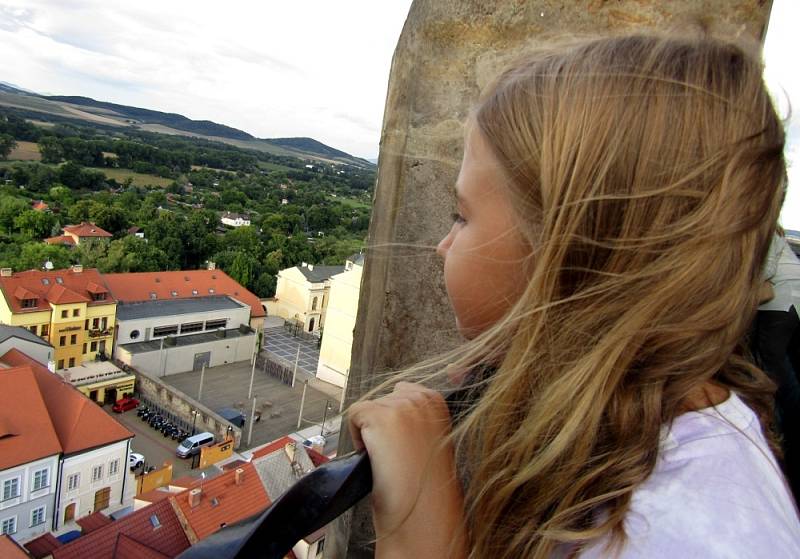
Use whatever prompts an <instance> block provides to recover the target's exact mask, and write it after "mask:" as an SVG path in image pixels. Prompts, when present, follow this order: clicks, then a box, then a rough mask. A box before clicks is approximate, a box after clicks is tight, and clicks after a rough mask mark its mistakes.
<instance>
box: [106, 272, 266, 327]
mask: <svg viewBox="0 0 800 559" xmlns="http://www.w3.org/2000/svg"><path fill="white" fill-rule="evenodd" d="M103 279H104V280H105V285H107V286H108V288H109V289H110V290H111V293H112V294H113V295H114V298H115V299H116V300H118V301H119V302H121V303H135V302H141V301H151V300H153V297H152V296H151V293H154V294H155V300H159V299H161V300H163V299H176V298H177V299H188V298H191V297H208V296H209V295H227V296H228V297H231V298H233V299H236V300H237V301H241V302H242V303H244V304H245V305H248V306H249V307H250V317H251V318H255V317H260V316H265V314H266V313H265V312H264V308H263V307H262V306H261V300H260V299H259V298H258V296H257V295H255V294H254V293H252V292H250V291H248V290H247V289H246V288H245V287H243V286H242V285H241V284H239V282H237V281H236V280H234V279H233V278H232V277H230V276H229V275H228V274H226V273H225V272H223V271H222V270H179V271H174V272H137V273H124V274H104V275H103ZM173 291H175V292H177V295H176V296H175V297H173V296H172V292H173ZM193 291H197V293H196V294H195V293H193Z"/></svg>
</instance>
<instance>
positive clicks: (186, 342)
mask: <svg viewBox="0 0 800 559" xmlns="http://www.w3.org/2000/svg"><path fill="white" fill-rule="evenodd" d="M217 332H219V330H216V331H213V332H200V333H199V334H188V335H186V336H175V337H172V338H170V339H171V340H172V341H173V342H175V343H174V344H173V345H172V346H166V344H164V345H165V346H166V347H185V346H190V345H195V344H204V343H206V342H213V341H214V340H219V339H221V338H220V335H219V334H217ZM222 332H225V336H224V337H225V338H228V339H231V338H241V337H243V336H252V335H253V331H252V330H250V329H248V331H247V332H242V331H241V330H239V328H230V329H228V330H222ZM165 339H166V338H158V339H155V340H148V341H146V342H134V343H131V344H120V345H119V347H120V349H124V350H125V351H127V352H128V353H130V354H136V353H149V352H151V351H160V350H161V349H162V345H161V343H162V340H165Z"/></svg>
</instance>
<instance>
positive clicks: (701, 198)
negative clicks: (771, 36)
mask: <svg viewBox="0 0 800 559" xmlns="http://www.w3.org/2000/svg"><path fill="white" fill-rule="evenodd" d="M761 73H762V68H761V66H760V64H759V63H758V61H756V60H754V59H752V58H750V57H749V56H747V55H746V54H745V53H744V52H743V51H742V50H741V49H740V48H738V47H736V46H734V45H732V44H728V43H724V42H720V41H717V40H713V39H710V38H705V37H703V38H696V39H679V38H656V37H652V36H631V37H623V38H613V39H602V40H593V41H590V42H584V43H581V44H577V45H573V46H570V47H564V48H561V49H557V50H552V51H544V52H540V53H537V54H535V55H533V56H531V57H530V58H529V59H527V60H524V61H522V62H521V63H519V64H518V65H516V66H515V67H513V68H512V69H510V70H508V71H506V72H505V73H504V74H502V76H500V78H499V79H498V81H497V82H496V84H495V85H494V86H493V87H492V88H491V89H490V90H489V92H488V93H486V94H485V95H484V97H483V98H482V100H481V102H480V103H479V105H478V106H477V108H476V109H475V111H474V113H473V116H472V117H471V118H470V121H469V124H468V126H467V136H466V143H465V150H464V159H463V163H462V166H461V172H460V174H459V178H458V181H457V184H456V194H457V199H458V213H457V214H456V216H455V219H454V223H453V226H452V229H451V230H450V233H449V234H448V235H447V236H446V237H445V238H444V239H443V240H442V241H441V243H440V244H439V247H438V252H439V254H440V255H441V256H442V258H443V259H444V277H445V284H446V286H447V292H448V295H449V298H450V301H451V303H452V307H453V310H454V312H455V316H456V323H457V326H458V329H459V331H460V332H461V333H462V334H463V335H464V337H465V338H467V340H468V341H467V343H466V344H465V346H463V347H461V348H459V349H458V350H457V351H454V352H452V353H450V354H448V355H446V356H444V357H442V358H441V359H439V360H436V361H435V362H433V365H439V366H441V365H443V364H445V363H449V364H451V366H450V367H447V368H445V367H440V370H441V371H443V372H440V373H438V374H439V375H447V374H449V375H450V376H451V377H458V375H453V374H452V371H454V370H455V371H467V370H470V371H471V373H469V374H467V375H461V377H462V378H461V379H458V380H460V382H463V383H465V384H466V385H468V386H470V387H472V388H473V390H475V391H476V392H478V391H480V392H481V395H480V397H479V398H475V399H474V401H473V402H471V404H470V406H469V408H468V409H467V411H465V412H464V413H462V414H460V416H459V418H458V421H457V422H456V425H455V426H453V428H452V430H451V427H450V424H451V418H450V415H449V413H448V408H447V406H446V404H445V402H444V400H443V398H442V396H441V395H439V393H437V392H434V391H432V390H429V389H428V388H425V387H423V386H422V385H421V384H412V383H408V382H403V383H398V384H396V385H395V386H394V387H393V391H392V392H391V393H390V394H389V395H387V396H384V397H382V398H378V399H375V400H365V401H361V402H359V403H357V404H355V405H354V406H353V407H352V408H351V411H350V415H349V418H350V428H351V433H352V435H353V438H354V441H355V443H356V446H359V447H366V450H367V452H369V454H370V457H371V460H372V467H373V476H374V491H373V508H374V524H375V529H376V534H377V540H376V541H377V555H378V556H379V557H413V558H415V559H422V558H428V557H467V556H469V557H479V558H496V557H501V558H514V559H518V558H521V557H536V558H545V557H581V558H584V557H614V556H620V557H800V523H798V518H797V512H796V510H795V506H794V503H793V501H792V499H791V497H790V495H789V493H788V491H787V488H786V483H785V481H784V479H783V477H782V475H781V472H780V469H779V467H778V465H777V463H776V460H775V458H774V456H773V454H772V452H771V450H770V448H771V445H770V444H769V442H768V440H769V437H768V436H767V435H768V434H769V425H768V422H767V421H766V419H767V418H769V417H770V416H771V409H770V407H769V406H770V405H769V402H770V398H771V385H770V383H769V381H768V380H767V379H766V377H765V375H764V374H763V373H762V372H761V371H760V370H758V369H757V368H756V367H755V366H754V365H752V364H751V363H750V362H749V361H748V360H747V359H746V358H745V357H744V356H743V355H742V353H741V351H740V349H739V346H740V341H741V340H742V338H743V335H744V333H745V331H746V329H747V327H748V325H749V324H750V322H751V320H752V318H753V316H754V313H755V309H756V305H757V299H758V290H759V285H760V281H761V280H760V271H761V269H762V265H763V262H764V258H765V255H766V252H767V247H768V246H769V242H770V237H771V235H772V232H773V230H774V228H775V224H776V222H777V218H778V213H779V209H780V205H781V201H782V198H783V189H784V184H783V180H784V174H785V165H784V160H783V143H784V135H783V130H782V127H781V123H780V122H779V120H778V118H777V116H776V114H775V111H774V109H773V106H772V104H771V101H770V99H769V96H768V94H767V91H766V90H765V87H764V84H763V82H762V78H761ZM428 365H430V364H428ZM420 370H423V369H421V368H419V367H418V368H414V369H413V370H412V371H410V372H409V373H408V374H407V377H408V379H419V378H420V375H419V374H417V373H419V371H420Z"/></svg>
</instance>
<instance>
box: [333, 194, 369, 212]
mask: <svg viewBox="0 0 800 559" xmlns="http://www.w3.org/2000/svg"><path fill="white" fill-rule="evenodd" d="M335 200H337V201H339V202H341V203H342V204H344V205H345V206H349V207H351V208H363V209H367V210H368V209H369V204H367V203H365V202H362V201H361V200H357V199H355V198H345V197H344V196H337V197H336V198H335Z"/></svg>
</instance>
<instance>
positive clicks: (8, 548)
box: [0, 534, 29, 559]
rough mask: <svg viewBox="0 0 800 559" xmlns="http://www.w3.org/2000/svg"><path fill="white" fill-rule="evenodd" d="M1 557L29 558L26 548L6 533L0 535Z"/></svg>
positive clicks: (5, 558)
mask: <svg viewBox="0 0 800 559" xmlns="http://www.w3.org/2000/svg"><path fill="white" fill-rule="evenodd" d="M0 557H2V558H3V559H29V557H28V554H27V553H25V550H24V549H22V548H21V547H20V546H19V544H18V543H17V542H15V541H14V540H12V539H11V536H8V535H6V534H3V535H2V536H0Z"/></svg>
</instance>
